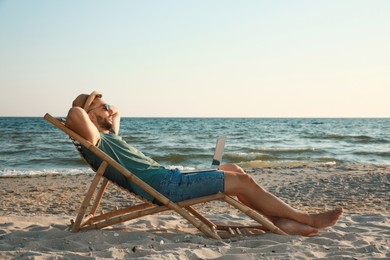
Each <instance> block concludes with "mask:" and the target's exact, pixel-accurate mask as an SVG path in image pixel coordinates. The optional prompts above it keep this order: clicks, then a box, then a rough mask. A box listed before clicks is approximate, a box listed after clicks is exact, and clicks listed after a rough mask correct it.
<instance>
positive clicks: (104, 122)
mask: <svg viewBox="0 0 390 260" xmlns="http://www.w3.org/2000/svg"><path fill="white" fill-rule="evenodd" d="M97 122H98V124H99V126H100V128H101V129H104V130H111V128H112V123H110V122H109V121H108V120H107V118H103V117H97Z"/></svg>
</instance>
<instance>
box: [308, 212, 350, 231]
mask: <svg viewBox="0 0 390 260" xmlns="http://www.w3.org/2000/svg"><path fill="white" fill-rule="evenodd" d="M342 213H343V209H342V208H336V209H334V210H329V211H326V212H322V213H317V214H310V217H311V218H312V223H310V225H311V226H313V227H315V228H318V229H322V228H326V227H330V226H333V225H334V224H336V222H337V220H339V218H340V216H341V214H342Z"/></svg>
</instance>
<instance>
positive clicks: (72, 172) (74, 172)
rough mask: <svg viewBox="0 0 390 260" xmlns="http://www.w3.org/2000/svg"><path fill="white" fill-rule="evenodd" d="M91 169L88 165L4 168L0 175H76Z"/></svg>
mask: <svg viewBox="0 0 390 260" xmlns="http://www.w3.org/2000/svg"><path fill="white" fill-rule="evenodd" d="M91 173H93V171H92V170H91V169H89V168H88V167H85V168H78V169H73V168H71V169H66V168H62V169H60V168H58V169H41V170H20V169H18V170H15V169H5V170H0V177H15V176H30V177H31V176H47V175H57V174H61V175H77V174H91Z"/></svg>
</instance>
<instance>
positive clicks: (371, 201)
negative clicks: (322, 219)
mask: <svg viewBox="0 0 390 260" xmlns="http://www.w3.org/2000/svg"><path fill="white" fill-rule="evenodd" d="M247 172H248V173H250V174H251V175H252V176H254V178H255V179H256V180H257V181H258V182H260V183H261V184H262V185H263V186H265V187H266V188H267V189H268V190H270V191H272V192H273V193H275V194H276V195H278V196H279V197H281V198H283V199H284V200H285V201H287V202H288V203H290V204H291V205H293V206H295V207H297V208H300V209H305V210H307V211H310V212H317V211H319V210H323V209H330V208H333V207H336V206H342V207H343V208H344V209H345V213H344V215H343V216H342V217H341V219H340V221H339V222H338V223H337V224H336V225H335V226H333V227H331V228H327V229H325V230H322V231H321V232H320V233H319V234H318V235H317V236H314V237H300V236H280V235H276V234H271V233H267V234H262V235H259V236H255V237H242V238H234V239H226V240H224V241H222V242H220V241H216V240H213V239H210V238H208V237H206V236H204V235H203V234H202V233H200V232H199V231H198V230H197V229H195V228H193V227H192V226H191V225H190V224H189V223H188V222H187V221H185V220H184V219H182V218H181V217H179V216H178V215H176V214H173V213H169V212H165V213H160V214H157V215H153V216H148V217H144V218H141V219H137V220H133V221H130V222H126V223H124V224H120V225H117V226H114V227H111V228H107V229H104V230H94V231H88V232H79V233H72V232H70V231H67V227H68V224H69V223H70V222H69V221H70V219H72V218H74V217H75V215H76V212H77V210H78V207H79V206H80V202H81V200H82V199H83V195H84V194H85V192H86V189H87V187H88V185H89V184H90V180H91V178H92V176H91V175H87V174H85V175H76V176H61V175H49V176H40V177H39V176H37V177H8V178H0V186H1V188H0V196H1V208H0V259H122V258H124V259H129V258H139V259H386V258H387V259H388V258H390V249H389V247H390V196H389V195H390V166H374V165H343V166H321V167H319V166H316V167H278V168H256V169H247ZM129 203H131V199H130V198H129V196H128V195H127V194H125V193H123V192H122V191H121V190H119V189H118V188H115V187H114V186H111V188H110V189H109V193H108V197H105V198H104V199H103V202H102V207H103V209H112V208H113V207H115V206H118V207H121V206H124V205H128V204H129ZM223 205H224V204H221V203H220V202H213V203H209V204H206V205H203V206H202V207H200V208H199V209H200V211H202V212H203V213H204V214H206V215H207V216H211V217H212V218H217V219H218V220H220V221H221V222H224V221H229V220H230V221H235V222H238V223H243V224H244V223H246V222H249V220H248V219H247V218H246V217H245V216H243V215H242V214H239V213H238V212H235V211H233V210H231V209H229V208H227V209H226V208H223Z"/></svg>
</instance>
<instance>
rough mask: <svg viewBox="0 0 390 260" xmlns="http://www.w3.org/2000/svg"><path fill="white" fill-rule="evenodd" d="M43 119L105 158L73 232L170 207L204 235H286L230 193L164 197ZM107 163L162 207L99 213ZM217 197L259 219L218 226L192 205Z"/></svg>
mask: <svg viewBox="0 0 390 260" xmlns="http://www.w3.org/2000/svg"><path fill="white" fill-rule="evenodd" d="M44 118H45V119H46V120H47V121H49V122H50V123H52V124H53V125H54V126H56V127H57V128H59V129H60V130H62V131H64V132H65V133H66V134H67V135H68V136H69V137H70V138H71V139H72V140H74V141H75V142H78V143H79V144H81V145H83V146H84V147H86V148H87V149H89V150H90V151H91V152H93V153H95V154H96V155H97V156H99V157H100V158H101V159H102V160H103V161H102V163H101V165H100V167H99V168H98V170H97V171H95V173H96V174H95V176H94V178H93V180H92V182H91V184H90V186H89V189H88V191H87V193H86V194H85V197H84V200H83V202H82V204H81V206H80V209H79V212H78V214H77V217H76V220H74V221H73V220H71V223H72V226H71V230H72V231H74V232H77V231H81V230H90V229H100V228H104V227H108V226H111V225H115V224H118V223H122V222H125V221H129V220H131V219H136V218H140V217H143V216H147V215H152V214H156V213H159V212H163V211H167V210H171V211H174V212H176V213H177V214H179V215H180V216H182V217H183V218H184V219H186V220H187V221H189V222H190V223H191V224H192V225H193V226H194V227H196V228H197V229H199V230H200V231H201V232H202V233H204V234H205V235H207V236H209V237H211V238H214V239H218V240H221V239H223V238H227V237H236V236H247V235H257V234H259V233H264V232H265V231H271V232H273V233H276V234H281V235H286V233H285V232H283V231H282V230H280V229H279V228H278V227H276V226H275V225H274V224H273V223H272V222H271V221H269V220H268V219H267V218H265V217H264V216H262V215H261V214H259V213H258V212H256V211H254V210H252V209H251V208H249V207H247V206H245V205H244V204H242V203H241V202H239V201H238V200H236V199H234V198H233V197H231V196H228V195H226V194H224V193H217V194H213V195H210V196H205V197H201V198H195V199H191V200H187V201H182V202H178V203H174V202H172V201H171V200H169V199H168V198H166V197H165V196H163V195H162V194H161V193H159V192H158V191H157V190H155V189H154V188H152V187H151V186H149V185H148V184H147V183H145V182H143V181H142V180H140V179H139V178H138V177H137V176H135V175H134V174H132V173H131V172H130V171H128V170H127V169H125V168H124V167H123V166H122V165H120V164H119V163H118V162H116V161H115V160H113V159H112V158H111V157H109V156H108V155H107V154H105V153H104V152H103V151H102V150H100V149H99V148H98V147H96V146H95V145H93V144H91V143H90V142H88V141H87V140H85V139H84V138H82V137H81V136H80V135H78V134H77V133H75V132H74V131H72V130H71V129H69V128H68V127H66V126H65V124H64V123H63V122H61V120H59V119H56V118H54V117H53V116H51V115H50V114H46V115H45V116H44ZM108 165H110V166H112V167H114V168H115V169H117V170H118V171H119V172H121V173H122V174H123V175H124V176H126V177H127V178H129V180H130V181H132V182H134V183H135V184H137V185H139V186H140V187H141V188H142V189H144V190H145V191H146V192H147V193H149V194H150V195H151V196H153V197H154V198H155V199H157V200H158V201H160V202H161V203H162V204H163V206H159V205H157V204H154V203H152V202H151V201H148V200H145V199H144V198H141V199H142V202H141V203H139V204H136V205H131V206H129V207H126V208H122V209H114V210H112V211H111V212H107V213H99V214H97V211H98V208H99V205H100V202H101V200H102V197H103V195H104V192H105V190H106V188H107V186H108V183H109V180H108V179H106V178H104V177H103V173H104V172H105V170H106V168H107V166H108ZM99 183H101V185H100V188H99V189H98V190H97V187H98V185H99ZM122 190H123V191H124V192H128V193H129V194H130V195H131V196H136V197H139V196H137V195H136V194H134V193H131V192H130V191H128V190H127V189H123V188H122ZM93 197H94V200H93V203H92V204H91V200H92V199H93ZM216 200H220V201H224V202H226V203H228V204H230V205H231V206H232V207H234V208H236V209H237V210H239V211H241V212H243V213H244V214H246V215H247V216H248V217H249V218H251V219H253V220H254V221H255V222H257V224H256V225H252V226H238V225H218V224H216V223H214V222H212V221H210V220H209V219H208V218H206V217H205V216H203V215H202V214H200V213H199V212H198V211H196V210H195V209H194V208H193V207H192V206H193V205H196V204H201V203H206V202H211V201H216ZM87 210H89V211H88V213H86V212H87Z"/></svg>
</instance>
